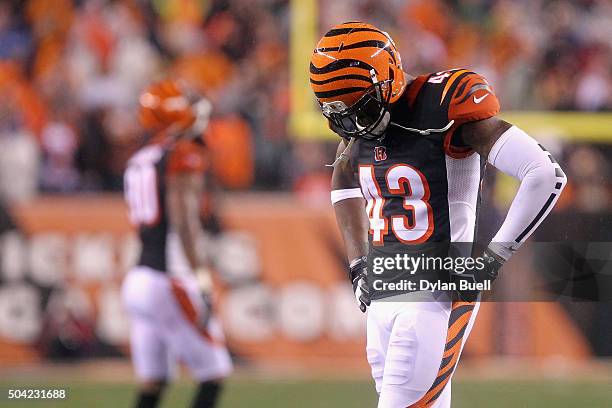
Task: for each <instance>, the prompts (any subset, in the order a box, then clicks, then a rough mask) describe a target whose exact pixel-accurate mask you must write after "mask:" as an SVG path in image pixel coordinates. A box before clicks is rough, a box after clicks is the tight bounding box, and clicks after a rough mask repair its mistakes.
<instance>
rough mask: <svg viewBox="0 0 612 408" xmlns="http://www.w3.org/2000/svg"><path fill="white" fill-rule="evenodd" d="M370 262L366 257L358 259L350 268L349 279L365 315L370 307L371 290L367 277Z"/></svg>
mask: <svg viewBox="0 0 612 408" xmlns="http://www.w3.org/2000/svg"><path fill="white" fill-rule="evenodd" d="M367 267H368V262H367V258H366V257H365V256H362V257H361V258H358V259H356V260H354V261H353V262H351V265H350V266H349V279H350V280H351V283H352V284H353V292H354V293H355V299H357V303H358V304H359V309H360V310H361V311H362V312H364V313H365V311H366V309H367V308H368V306H370V302H371V301H370V289H369V288H368V282H367V276H368V271H367Z"/></svg>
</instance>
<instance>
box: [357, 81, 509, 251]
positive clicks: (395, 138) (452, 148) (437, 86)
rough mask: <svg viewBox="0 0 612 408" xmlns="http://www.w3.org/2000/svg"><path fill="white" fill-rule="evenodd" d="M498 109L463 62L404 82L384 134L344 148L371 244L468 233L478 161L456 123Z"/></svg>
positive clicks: (469, 236) (461, 237)
mask: <svg viewBox="0 0 612 408" xmlns="http://www.w3.org/2000/svg"><path fill="white" fill-rule="evenodd" d="M498 111H499V102H498V101H497V98H496V96H495V94H494V93H493V91H492V89H491V87H490V86H489V84H488V83H487V81H486V80H485V79H484V78H483V77H482V76H480V75H478V74H476V73H474V72H470V71H468V70H465V69H454V70H450V71H444V72H438V73H435V74H429V75H423V76H420V77H417V78H416V79H415V80H414V81H413V82H412V83H411V84H409V85H408V87H407V89H406V90H405V92H404V95H402V97H401V98H400V99H399V100H398V101H397V102H395V103H394V104H392V105H391V107H390V113H391V119H390V120H391V124H390V125H389V126H388V128H387V130H386V133H385V135H384V137H383V138H382V139H381V140H367V139H359V140H357V142H356V144H355V146H354V148H353V149H352V150H351V165H352V166H353V170H354V172H355V176H356V177H355V178H356V181H358V183H359V186H360V187H361V190H362V193H363V195H364V198H365V199H366V201H367V206H366V212H367V214H368V217H369V219H370V235H369V237H370V242H371V244H372V245H374V246H381V245H384V244H385V243H406V244H418V243H424V242H469V241H472V240H473V239H474V229H475V222H476V207H477V201H478V193H479V186H480V173H481V163H480V158H479V156H478V155H477V154H475V152H474V151H472V150H471V149H470V148H469V147H468V146H466V145H464V144H463V143H462V140H461V125H462V124H464V123H466V122H470V121H476V120H481V119H486V118H489V117H492V116H494V115H495V114H497V112H498ZM406 128H409V129H413V130H407V129H406ZM414 129H419V130H429V132H428V134H425V133H426V132H421V133H419V132H416V131H414Z"/></svg>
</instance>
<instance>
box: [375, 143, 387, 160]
mask: <svg viewBox="0 0 612 408" xmlns="http://www.w3.org/2000/svg"><path fill="white" fill-rule="evenodd" d="M374 160H376V161H383V160H387V149H386V148H385V146H376V147H375V148H374Z"/></svg>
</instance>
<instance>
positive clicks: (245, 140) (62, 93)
mask: <svg viewBox="0 0 612 408" xmlns="http://www.w3.org/2000/svg"><path fill="white" fill-rule="evenodd" d="M320 13H321V16H320V18H321V22H320V27H321V30H324V29H326V28H327V27H329V26H332V25H334V24H336V23H338V22H339V21H344V20H356V19H362V20H368V21H369V22H372V23H373V24H375V25H379V26H380V27H384V28H386V29H387V30H388V31H389V33H390V34H391V35H392V36H393V37H394V38H396V41H397V42H398V46H399V48H400V50H401V51H402V56H403V62H404V68H405V69H406V70H407V71H409V72H414V73H424V72H429V71H437V70H440V69H445V68H450V67H456V66H469V67H470V68H472V69H474V70H477V71H479V72H481V73H483V74H484V75H485V76H486V77H487V78H489V80H490V82H491V83H492V84H493V86H494V88H495V89H496V92H497V93H498V95H499V97H500V100H501V102H502V108H503V109H505V110H509V109H553V110H587V111H607V110H611V109H612V43H611V41H610V38H612V24H610V23H609V22H610V21H612V4H611V3H610V2H608V1H605V0H575V1H554V2H553V1H545V0H537V1H527V0H522V1H508V0H447V1H443V0H433V1H432V0H427V1H425V0H411V1H400V0H389V1H385V2H381V1H377V0H350V1H335V2H326V7H325V8H321V9H320ZM289 14H290V1H288V0H248V1H246V0H154V1H149V0H126V1H112V0H27V1H19V0H12V1H3V2H2V5H1V6H0V94H1V95H2V99H3V103H2V104H0V196H2V197H3V198H4V200H7V201H12V200H18V199H21V198H28V197H30V196H32V195H33V194H36V192H38V191H44V192H74V191H100V190H103V191H108V190H111V191H112V190H120V189H121V184H122V181H121V180H122V178H121V174H122V171H123V168H124V164H125V160H126V159H127V157H128V156H129V154H130V153H131V152H132V151H133V148H134V146H136V145H137V143H138V140H139V138H140V137H141V131H140V129H139V126H138V123H137V121H136V120H135V117H136V116H135V107H136V102H137V96H138V94H139V92H140V91H141V89H142V88H143V87H144V86H145V85H146V84H147V83H148V82H149V81H151V80H152V79H154V78H159V77H160V76H161V75H171V76H175V77H180V78H184V79H186V80H187V81H189V82H190V83H191V84H193V86H195V87H196V88H197V89H199V90H200V91H201V92H202V93H204V94H205V95H206V96H207V97H209V98H210V99H211V100H212V101H213V104H214V106H215V112H214V120H213V122H212V124H211V128H210V132H209V137H208V138H207V139H208V140H209V144H210V146H211V150H213V151H214V155H213V157H214V158H213V164H214V166H213V169H214V171H215V172H216V173H217V176H218V179H219V180H220V183H221V185H223V186H224V187H225V188H228V189H246V188H256V189H265V190H292V189H293V190H300V189H304V188H305V189H307V188H309V187H308V186H309V183H308V175H309V174H312V173H313V172H320V171H322V170H321V166H322V162H326V161H327V160H329V157H327V156H330V154H329V152H330V151H333V147H332V146H331V143H328V144H325V143H323V144H322V143H299V144H298V143H296V142H295V141H294V140H292V138H291V135H290V134H289V133H288V129H287V116H288V112H289V109H290V99H289V92H288V88H289V75H288V64H289V61H288V45H287V44H288V39H289ZM304 69H305V70H306V69H307V67H304ZM313 103H314V100H313ZM215 135H222V137H214V136H215ZM330 148H331V150H330ZM586 149H587V150H588V148H586ZM578 153H579V154H582V155H583V156H584V155H587V156H588V155H589V154H590V155H591V156H592V155H595V156H597V154H598V153H597V152H588V151H586V152H585V151H584V150H583V151H579V152H578ZM332 154H333V153H332ZM602 165H603V164H602ZM570 171H571V168H570ZM570 176H571V175H570ZM17 178H18V179H19V180H23V182H20V183H15V182H14V180H16V179H17ZM570 179H571V177H570Z"/></svg>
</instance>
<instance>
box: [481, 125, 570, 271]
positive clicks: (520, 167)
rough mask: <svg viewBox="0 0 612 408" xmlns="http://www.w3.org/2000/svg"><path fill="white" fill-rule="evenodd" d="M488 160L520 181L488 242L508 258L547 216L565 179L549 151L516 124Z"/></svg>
mask: <svg viewBox="0 0 612 408" xmlns="http://www.w3.org/2000/svg"><path fill="white" fill-rule="evenodd" d="M488 161H489V163H491V164H492V165H493V166H495V167H496V168H497V169H499V170H500V171H502V172H504V173H506V174H508V175H510V176H512V177H514V178H517V179H519V180H520V181H521V185H520V187H519V189H518V192H517V193H516V196H515V197H514V200H513V201H512V205H511V206H510V209H509V210H508V215H507V216H506V219H505V220H504V223H503V224H502V226H501V228H500V229H499V231H498V232H497V234H496V235H495V237H493V240H492V243H491V245H490V247H491V249H492V250H493V251H495V252H496V253H497V254H499V255H500V256H502V257H503V258H504V259H508V258H509V257H510V256H511V255H512V253H513V252H514V251H516V250H517V249H518V248H519V247H520V246H521V244H522V243H523V242H525V240H526V239H527V238H529V236H530V235H531V234H532V233H533V231H534V230H535V229H536V228H537V227H538V225H540V223H541V222H542V221H543V220H544V218H546V216H547V215H548V213H549V212H550V210H551V209H552V208H553V206H554V205H555V202H556V201H557V199H558V198H559V195H560V194H561V191H562V190H563V187H565V183H566V181H567V179H566V177H565V174H564V173H563V171H562V170H561V167H560V166H559V164H557V162H556V161H555V159H554V158H553V157H552V156H551V154H550V153H549V152H548V151H547V150H546V149H544V147H542V145H540V144H538V142H536V141H535V140H534V139H532V138H531V137H530V136H529V135H528V134H527V133H525V132H524V131H522V130H521V129H519V128H517V127H516V126H512V127H511V128H510V129H508V130H507V131H506V132H505V133H504V134H503V135H501V137H500V138H499V139H498V140H497V141H496V142H495V144H494V145H493V147H492V149H491V152H490V153H489V157H488Z"/></svg>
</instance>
